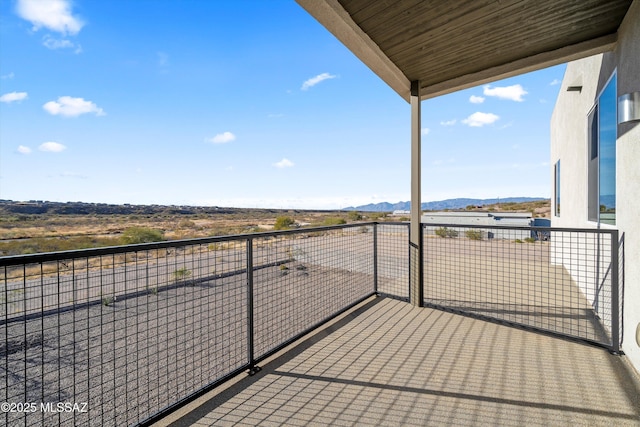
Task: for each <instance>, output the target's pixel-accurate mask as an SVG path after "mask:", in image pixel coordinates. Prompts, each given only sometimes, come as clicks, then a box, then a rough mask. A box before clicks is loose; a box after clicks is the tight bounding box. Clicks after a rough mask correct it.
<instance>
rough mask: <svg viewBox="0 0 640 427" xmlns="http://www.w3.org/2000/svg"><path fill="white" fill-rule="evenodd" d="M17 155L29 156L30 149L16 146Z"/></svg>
mask: <svg viewBox="0 0 640 427" xmlns="http://www.w3.org/2000/svg"><path fill="white" fill-rule="evenodd" d="M18 153H20V154H31V148H29V147H25V146H24V145H19V146H18Z"/></svg>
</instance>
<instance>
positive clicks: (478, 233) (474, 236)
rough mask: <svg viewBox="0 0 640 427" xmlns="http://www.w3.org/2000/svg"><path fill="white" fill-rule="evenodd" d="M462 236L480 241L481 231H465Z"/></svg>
mask: <svg viewBox="0 0 640 427" xmlns="http://www.w3.org/2000/svg"><path fill="white" fill-rule="evenodd" d="M464 235H465V236H467V239H470V240H482V231H480V230H467V231H465V232H464Z"/></svg>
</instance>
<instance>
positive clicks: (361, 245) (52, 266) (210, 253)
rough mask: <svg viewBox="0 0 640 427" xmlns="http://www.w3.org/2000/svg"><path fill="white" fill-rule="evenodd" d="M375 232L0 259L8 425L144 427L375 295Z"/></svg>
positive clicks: (362, 228)
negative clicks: (144, 424) (127, 426)
mask: <svg viewBox="0 0 640 427" xmlns="http://www.w3.org/2000/svg"><path fill="white" fill-rule="evenodd" d="M373 228H374V225H373V224H365V225H358V226H337V227H323V228H318V229H307V230H292V231H287V232H274V233H261V234H256V235H242V236H227V237H217V238H210V239H196V240H189V241H174V242H163V243H155V244H144V245H134V246H124V247H114V248H101V249H91V250H83V251H70V252H63V253H49V254H39V255H28V256H19V257H4V258H0V274H1V275H2V276H1V278H2V282H0V286H1V287H0V310H2V311H0V325H1V328H0V329H1V330H2V335H0V358H1V359H2V362H3V363H2V365H3V366H2V367H1V368H0V369H1V370H2V377H1V378H0V399H1V400H2V402H4V403H5V404H6V403H8V404H9V405H10V406H9V407H8V410H7V411H4V409H6V408H4V406H3V413H0V417H1V418H0V424H4V425H24V426H42V425H44V426H49V425H50V426H57V425H82V426H103V425H110V426H120V425H131V424H138V423H146V421H145V420H150V419H153V418H157V417H158V416H160V415H161V414H162V413H164V412H167V411H168V410H169V409H171V408H175V407H176V406H178V405H180V404H181V403H182V402H184V401H186V400H188V399H190V398H191V397H192V396H195V395H197V394H198V393H201V392H202V391H203V390H205V389H207V388H210V387H212V386H214V385H216V384H218V383H220V382H222V381H224V380H225V379H227V378H229V377H231V376H233V375H235V374H237V373H239V372H241V371H243V370H246V369H252V368H253V366H254V365H255V363H256V361H257V360H259V359H260V358H264V357H265V355H267V354H268V353H270V352H273V351H275V350H277V349H278V348H281V347H283V346H284V345H286V344H287V343H288V342H290V341H292V340H294V339H295V338H296V337H299V336H301V335H302V334H304V333H305V332H306V331H308V330H310V329H311V328H313V327H314V326H317V325H319V324H320V323H321V322H323V321H326V320H328V319H330V318H331V317H332V316H334V315H336V314H338V313H340V312H341V311H343V310H345V309H346V308H348V307H350V306H351V305H353V304H355V303H357V302H359V301H360V300H362V299H364V298H366V297H368V296H370V295H373V293H374V278H373V272H374V271H373V264H374V257H373V252H374V246H373V243H374V237H373V236H374V233H373Z"/></svg>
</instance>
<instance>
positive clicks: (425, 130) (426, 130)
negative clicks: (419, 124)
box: [420, 128, 431, 135]
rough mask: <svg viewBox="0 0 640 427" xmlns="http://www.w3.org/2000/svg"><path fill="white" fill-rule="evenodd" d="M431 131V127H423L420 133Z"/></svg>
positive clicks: (424, 133)
mask: <svg viewBox="0 0 640 427" xmlns="http://www.w3.org/2000/svg"><path fill="white" fill-rule="evenodd" d="M429 132H431V130H430V129H429V128H422V130H421V132H420V133H422V135H429Z"/></svg>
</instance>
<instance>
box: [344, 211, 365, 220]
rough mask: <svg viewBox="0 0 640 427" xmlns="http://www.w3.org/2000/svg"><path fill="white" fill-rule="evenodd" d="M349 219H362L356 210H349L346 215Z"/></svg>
mask: <svg viewBox="0 0 640 427" xmlns="http://www.w3.org/2000/svg"><path fill="white" fill-rule="evenodd" d="M347 216H348V217H349V220H350V221H360V220H361V219H362V215H360V212H358V211H351V212H349V213H348V215H347Z"/></svg>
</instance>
